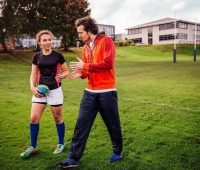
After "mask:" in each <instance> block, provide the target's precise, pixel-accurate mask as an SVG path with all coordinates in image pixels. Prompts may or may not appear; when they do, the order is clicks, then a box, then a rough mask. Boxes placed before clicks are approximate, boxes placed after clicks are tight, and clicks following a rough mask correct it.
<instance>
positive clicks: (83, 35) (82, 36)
mask: <svg viewBox="0 0 200 170" xmlns="http://www.w3.org/2000/svg"><path fill="white" fill-rule="evenodd" d="M77 32H78V36H79V38H80V39H81V40H82V41H83V42H84V43H85V42H87V41H88V40H89V39H90V36H89V34H88V32H87V31H85V29H84V26H83V25H80V26H78V27H77Z"/></svg>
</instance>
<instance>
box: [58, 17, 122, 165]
mask: <svg viewBox="0 0 200 170" xmlns="http://www.w3.org/2000/svg"><path fill="white" fill-rule="evenodd" d="M76 28H77V31H78V35H79V38H80V39H81V40H82V41H83V42H84V43H85V46H84V48H83V53H82V60H81V59H79V61H78V62H72V63H70V67H71V69H72V70H73V72H72V73H71V74H70V75H68V78H69V79H76V78H88V83H87V87H86V89H85V90H84V94H83V98H82V101H81V104H80V110H79V116H78V120H77V123H76V127H75V130H74V136H73V139H72V144H71V148H70V152H69V156H68V158H67V159H66V160H64V161H62V162H60V163H59V164H57V166H58V167H60V168H63V169H67V168H72V167H77V166H78V165H79V160H80V158H81V156H82V154H83V151H84V149H85V145H86V142H87V138H88V136H89V133H90V130H91V127H92V125H93V122H94V120H95V117H96V115H97V113H98V112H99V113H100V114H101V117H102V118H103V121H104V123H105V124H106V127H107V129H108V132H109V135H110V138H111V141H112V145H113V154H112V156H111V157H110V161H111V162H115V161H118V160H121V159H122V145H123V143H122V134H121V127H120V119H119V113H118V102H117V91H116V87H115V75H114V61H115V46H114V44H113V41H112V39H111V38H110V37H108V36H106V35H105V34H101V35H100V34H98V26H97V24H96V23H95V20H93V19H92V18H90V17H84V18H80V19H78V20H77V21H76Z"/></svg>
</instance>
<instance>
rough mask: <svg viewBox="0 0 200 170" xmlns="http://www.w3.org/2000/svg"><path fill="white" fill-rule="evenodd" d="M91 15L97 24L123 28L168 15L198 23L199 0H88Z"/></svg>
mask: <svg viewBox="0 0 200 170" xmlns="http://www.w3.org/2000/svg"><path fill="white" fill-rule="evenodd" d="M88 2H89V3H90V9H91V16H92V17H93V18H94V19H95V20H96V21H97V23H99V24H108V25H115V29H116V33H127V31H126V30H125V28H128V27H132V26H135V25H139V24H143V23H145V22H150V21H154V20H157V19H161V18H165V17H170V18H174V17H175V13H176V18H178V19H184V20H189V21H197V22H199V23H200V0H88Z"/></svg>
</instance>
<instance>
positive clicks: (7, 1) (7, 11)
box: [0, 0, 19, 52]
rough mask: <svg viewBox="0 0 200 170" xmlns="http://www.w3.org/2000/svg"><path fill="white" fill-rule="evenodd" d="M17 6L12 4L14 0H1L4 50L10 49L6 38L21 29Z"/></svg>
mask: <svg viewBox="0 0 200 170" xmlns="http://www.w3.org/2000/svg"><path fill="white" fill-rule="evenodd" d="M17 9H18V8H17V6H15V5H13V4H12V0H2V1H0V43H1V44H2V46H3V50H4V51H6V52H7V51H8V50H7V47H6V43H5V40H6V38H8V37H9V36H13V35H14V34H16V33H17V32H18V31H19V30H18V28H19V22H18V18H17V17H15V14H16V11H17Z"/></svg>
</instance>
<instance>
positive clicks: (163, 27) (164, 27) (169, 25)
mask: <svg viewBox="0 0 200 170" xmlns="http://www.w3.org/2000/svg"><path fill="white" fill-rule="evenodd" d="M173 28H174V22H172V23H167V24H160V25H159V30H168V29H173Z"/></svg>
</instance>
